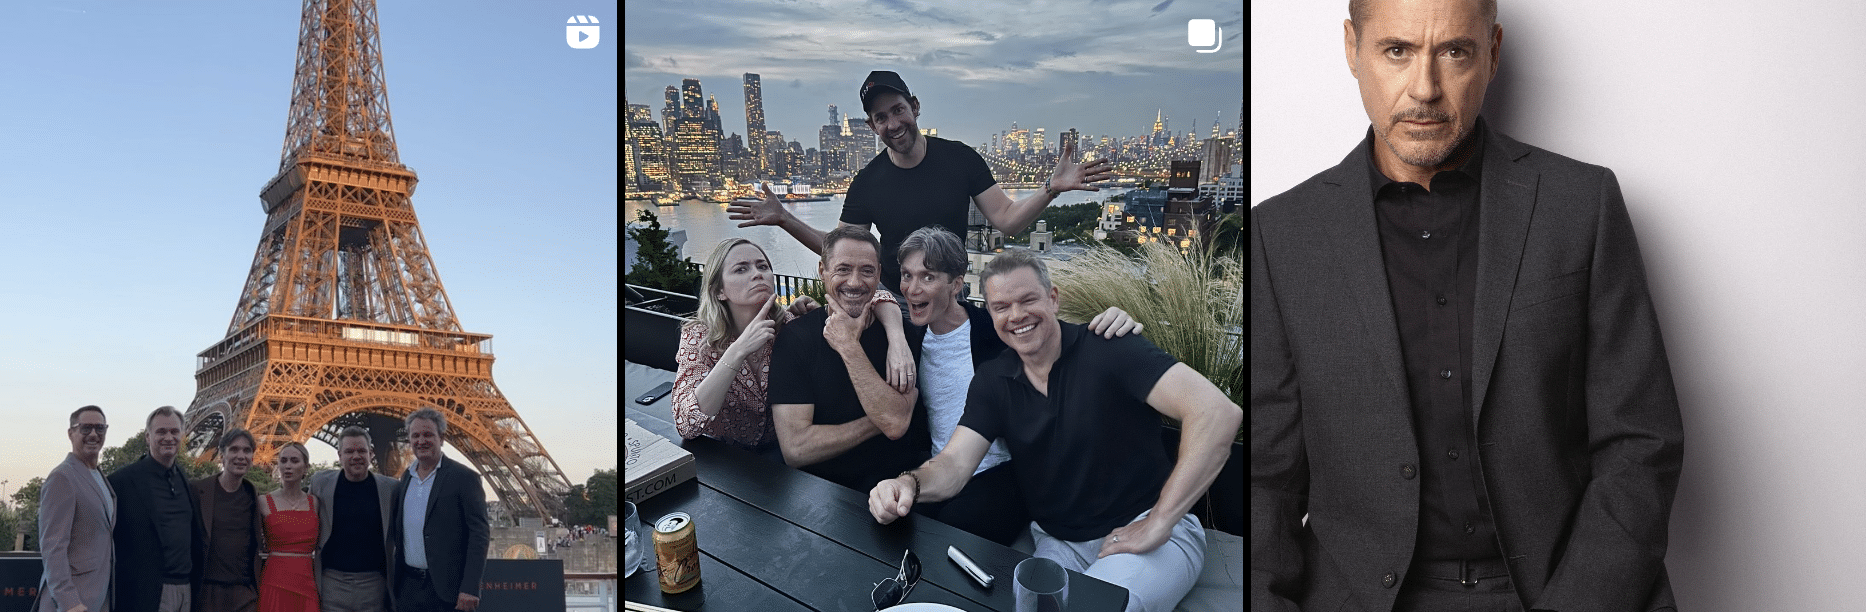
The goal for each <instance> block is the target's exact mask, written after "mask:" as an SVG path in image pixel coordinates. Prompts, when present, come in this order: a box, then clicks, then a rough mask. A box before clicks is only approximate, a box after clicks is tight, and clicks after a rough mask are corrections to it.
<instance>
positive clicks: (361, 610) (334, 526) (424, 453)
mask: <svg viewBox="0 0 1866 612" xmlns="http://www.w3.org/2000/svg"><path fill="white" fill-rule="evenodd" d="M144 425H145V427H146V429H145V430H144V436H145V439H146V441H147V442H148V444H149V452H148V454H146V455H144V456H143V457H142V458H141V459H140V460H138V461H136V462H135V463H132V464H130V465H127V466H124V467H122V468H121V469H118V470H116V471H114V472H111V473H110V474H109V475H108V476H106V475H104V474H103V473H102V472H101V471H100V470H99V469H98V458H99V455H100V454H101V453H102V451H103V447H104V438H105V432H107V431H108V430H109V428H110V426H109V425H108V424H107V422H106V421H105V415H104V411H103V409H101V408H98V407H97V406H85V407H83V408H79V409H77V410H76V411H74V412H72V413H71V425H70V428H69V430H68V432H67V436H68V437H69V438H70V440H71V454H69V455H66V457H65V461H64V462H63V463H60V464H59V465H58V467H56V468H53V470H52V472H51V474H50V475H48V476H46V479H45V483H44V485H42V487H41V488H40V493H39V550H40V551H41V556H42V558H43V559H44V561H45V574H44V577H43V578H42V580H41V582H40V588H39V596H38V599H37V600H36V602H35V606H34V608H35V609H36V610H42V611H46V612H52V611H57V612H103V611H108V610H125V611H156V612H245V611H253V610H261V611H266V612H320V611H322V612H338V611H342V612H365V611H369V612H379V611H382V610H390V609H393V610H397V611H405V612H406V611H417V610H419V611H424V612H425V611H437V610H472V609H474V608H475V607H476V606H477V605H478V603H479V582H480V572H481V570H482V569H483V568H484V566H485V563H486V550H487V546H488V544H489V543H490V531H489V529H488V526H487V520H486V497H485V493H484V490H483V489H482V488H481V485H480V476H479V474H478V473H477V472H474V471H473V470H472V469H471V468H468V467H466V466H464V465H461V464H460V463H458V462H456V461H454V460H452V459H448V458H446V457H444V456H442V455H441V440H442V438H443V436H445V435H446V433H447V419H446V417H445V415H443V414H442V413H441V412H439V411H437V410H434V409H432V408H422V409H420V410H417V411H415V412H414V413H412V414H410V415H408V417H407V420H406V422H405V425H406V427H407V431H408V441H409V446H410V447H411V449H412V450H413V451H414V459H415V461H414V463H413V464H411V465H410V466H409V467H408V470H407V471H406V472H405V473H403V474H401V475H400V476H401V478H400V480H397V479H395V478H391V477H389V476H384V475H381V474H375V473H372V472H371V471H370V465H371V464H372V462H373V461H374V460H375V451H374V449H373V448H371V445H370V435H369V432H368V431H367V430H365V429H363V428H361V427H346V428H344V429H343V430H342V432H341V433H340V434H339V438H338V455H339V461H340V463H341V464H342V468H343V469H342V470H327V471H323V472H318V473H317V474H313V475H311V476H310V482H309V484H308V486H307V483H306V474H307V471H308V469H309V465H310V464H309V461H310V456H309V454H308V453H307V452H306V450H305V447H304V445H303V444H299V443H297V442H289V443H286V444H285V445H284V446H281V447H280V448H279V449H278V452H277V455H276V457H275V458H274V460H275V469H276V470H277V472H276V476H277V480H278V483H279V488H278V490H275V491H271V492H268V493H265V494H263V495H262V494H260V493H259V492H258V491H257V490H256V489H255V487H254V486H253V483H252V482H250V481H248V480H246V473H247V471H248V470H249V469H251V468H252V464H253V456H254V452H255V450H256V449H257V448H258V442H257V441H256V440H255V438H254V436H253V434H252V433H250V432H248V431H246V430H244V429H230V430H227V431H226V432H223V433H222V434H221V435H220V440H219V444H218V451H219V452H218V457H219V461H220V466H221V471H220V472H219V473H218V474H215V475H213V476H208V477H206V478H202V479H199V480H195V481H188V480H187V479H186V478H185V476H184V473H183V471H182V469H181V466H180V465H179V464H178V463H177V457H178V455H179V454H180V451H181V437H182V415H181V412H180V411H178V410H176V409H175V408H173V407H170V406H163V407H161V408H157V409H156V410H155V411H154V412H152V413H150V414H149V417H148V419H147V420H146V421H145V423H144Z"/></svg>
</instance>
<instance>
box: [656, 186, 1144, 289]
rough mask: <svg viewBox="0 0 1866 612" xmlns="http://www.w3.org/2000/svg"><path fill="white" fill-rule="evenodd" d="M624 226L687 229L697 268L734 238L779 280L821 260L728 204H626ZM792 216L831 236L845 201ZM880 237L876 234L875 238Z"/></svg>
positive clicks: (1089, 196)
mask: <svg viewBox="0 0 1866 612" xmlns="http://www.w3.org/2000/svg"><path fill="white" fill-rule="evenodd" d="M1036 191H1037V190H1034V189H1006V190H1005V193H1008V194H1010V196H1011V199H1013V200H1016V199H1022V198H1023V197H1024V196H1027V195H1030V194H1032V193H1036ZM1126 191H1128V190H1127V189H1125V188H1105V189H1102V190H1101V191H1071V192H1068V193H1064V194H1063V195H1061V196H1057V198H1056V201H1055V202H1052V203H1051V204H1050V205H1051V206H1067V205H1070V204H1081V203H1083V202H1100V201H1105V200H1106V199H1107V198H1108V197H1110V196H1113V195H1115V194H1119V193H1123V192H1126ZM623 203H624V205H625V208H624V209H623V212H624V213H625V216H624V217H623V219H624V220H626V221H627V222H631V223H632V222H634V221H635V213H636V211H638V210H641V209H645V208H646V209H655V210H654V214H655V215H656V216H658V217H659V218H660V221H661V227H664V228H669V229H675V228H678V229H684V230H686V231H687V244H686V246H684V247H682V249H681V256H683V257H687V258H690V259H692V260H693V261H694V262H695V263H700V264H704V263H706V258H707V256H709V255H711V254H712V249H713V247H715V246H717V245H718V244H719V241H721V240H725V239H727V238H732V237H735V236H736V237H744V238H749V239H751V240H752V241H753V242H756V243H758V245H759V246H762V247H764V249H765V253H766V254H767V255H770V256H771V259H772V262H771V268H772V270H774V271H776V272H777V273H778V274H789V275H791V276H803V277H811V278H814V277H815V276H816V261H817V255H816V253H815V252H814V251H811V250H810V249H809V248H806V247H804V246H803V243H801V242H798V241H797V239H796V238H792V237H791V235H790V234H789V233H788V232H785V231H784V230H782V229H779V228H777V227H772V226H759V227H746V228H740V227H738V224H739V223H740V222H738V221H733V220H731V219H728V218H726V207H727V206H728V204H722V203H717V202H701V201H693V200H689V201H687V202H685V203H682V204H676V205H672V206H655V205H653V204H649V203H648V202H646V201H642V200H624V201H623ZM787 206H789V207H790V211H791V214H793V215H796V216H797V218H799V219H802V220H803V221H804V223H808V224H809V225H810V227H814V228H816V229H818V230H824V231H828V230H829V229H831V228H834V227H836V220H837V219H839V218H841V217H842V196H841V195H832V196H830V197H829V200H827V201H823V202H798V203H795V204H789V205H787ZM878 235H879V234H878V233H877V236H878Z"/></svg>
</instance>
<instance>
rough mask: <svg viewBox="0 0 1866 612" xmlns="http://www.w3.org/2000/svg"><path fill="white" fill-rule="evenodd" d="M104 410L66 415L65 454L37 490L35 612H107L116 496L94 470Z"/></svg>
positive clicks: (92, 408)
mask: <svg viewBox="0 0 1866 612" xmlns="http://www.w3.org/2000/svg"><path fill="white" fill-rule="evenodd" d="M109 428H110V426H109V425H107V424H105V421H104V411H103V409H101V408H98V407H96V406H85V407H83V408H79V409H77V410H76V411H74V412H72V413H71V426H70V428H69V429H67V430H66V433H65V436H66V437H68V438H70V439H71V454H68V455H65V461H64V462H62V463H59V464H58V467H55V468H52V473H51V474H50V475H48V476H46V477H45V483H44V484H43V485H41V486H40V489H39V550H40V556H41V558H43V559H44V560H45V575H44V578H43V579H42V580H41V581H40V585H39V599H38V600H37V601H35V602H34V604H33V607H34V609H36V610H42V611H45V612H53V611H56V612H72V611H76V612H104V611H106V610H109V609H110V600H111V597H110V595H111V593H110V577H111V575H113V573H114V569H115V566H114V564H115V561H116V545H115V543H114V542H113V541H112V540H111V537H110V533H111V529H112V528H113V527H115V526H116V516H115V514H116V507H117V501H116V494H115V493H113V492H111V490H110V484H109V483H107V482H105V481H104V474H103V473H102V472H99V471H97V457H98V455H99V454H100V453H101V452H103V449H104V432H105V431H107V430H109Z"/></svg>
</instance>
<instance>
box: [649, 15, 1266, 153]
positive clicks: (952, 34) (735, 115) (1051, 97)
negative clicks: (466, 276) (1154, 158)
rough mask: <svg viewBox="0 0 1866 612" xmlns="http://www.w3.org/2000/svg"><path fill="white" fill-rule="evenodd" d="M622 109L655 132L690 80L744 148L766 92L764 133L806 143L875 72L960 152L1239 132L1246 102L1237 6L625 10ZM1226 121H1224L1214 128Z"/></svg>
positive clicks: (856, 104) (853, 106)
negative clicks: (1203, 44) (753, 90)
mask: <svg viewBox="0 0 1866 612" xmlns="http://www.w3.org/2000/svg"><path fill="white" fill-rule="evenodd" d="M624 11H625V17H626V21H625V22H624V24H623V28H624V48H623V55H624V57H623V81H624V87H625V89H626V94H627V95H626V98H627V101H628V102H629V103H631V104H646V105H648V106H649V107H650V108H652V109H654V111H655V116H656V117H657V118H659V116H660V109H661V107H662V105H663V93H662V92H663V90H664V89H665V88H666V87H667V86H668V85H673V86H675V87H676V88H678V87H679V86H680V83H681V80H682V79H688V78H697V79H700V83H701V86H702V90H703V92H704V93H705V94H706V95H708V96H717V98H718V99H719V112H720V116H721V119H722V120H723V125H724V129H725V132H726V133H727V134H731V133H738V134H740V135H744V134H745V95H744V92H743V88H742V87H741V86H740V83H741V75H743V74H744V73H747V72H752V73H757V74H759V75H760V76H761V78H762V81H763V95H764V105H765V116H766V119H765V124H766V129H768V130H776V131H781V132H783V134H784V137H785V138H786V139H787V140H797V141H800V142H802V143H803V145H804V146H805V147H814V146H816V144H817V128H818V126H821V125H823V124H825V123H826V122H828V120H829V115H828V113H827V110H828V107H827V105H829V104H835V105H836V106H837V107H838V109H839V110H840V111H841V112H843V113H846V114H850V115H854V116H860V115H861V112H862V111H861V108H860V106H861V101H860V100H859V98H858V97H857V93H856V92H857V90H858V89H859V88H860V86H861V83H862V79H863V78H864V77H865V76H867V74H868V73H869V71H871V70H893V71H896V72H899V73H901V76H902V78H903V79H904V80H905V81H906V82H907V86H908V87H909V88H910V89H912V90H913V93H914V95H916V96H918V97H919V98H920V102H921V117H920V126H921V127H922V128H929V127H930V128H938V129H939V133H940V136H942V137H944V138H949V139H956V140H960V141H962V142H965V143H967V144H971V145H979V144H985V143H989V142H990V139H991V135H992V134H994V133H997V132H1000V131H1004V130H1008V129H1010V126H1011V122H1013V121H1016V122H1017V123H1018V127H1020V128H1026V129H1033V128H1038V127H1042V128H1047V134H1048V139H1049V141H1050V142H1051V143H1054V142H1055V141H1056V135H1057V134H1058V133H1061V132H1063V131H1066V130H1068V129H1069V128H1071V127H1074V128H1076V129H1078V130H1080V131H1082V132H1084V133H1089V134H1096V135H1107V134H1112V135H1117V136H1137V135H1141V134H1144V133H1146V132H1147V131H1149V130H1150V129H1152V124H1153V118H1154V114H1155V112H1156V110H1159V109H1164V112H1165V114H1166V115H1167V117H1168V118H1169V119H1170V123H1169V125H1168V126H1167V127H1168V129H1171V130H1173V131H1178V132H1184V131H1188V130H1194V131H1195V132H1196V133H1197V135H1198V136H1199V137H1201V138H1203V137H1206V136H1209V135H1210V132H1211V129H1212V121H1213V120H1214V119H1219V120H1220V122H1221V123H1220V125H1221V128H1222V129H1223V130H1224V131H1230V130H1233V129H1236V127H1237V125H1238V112H1239V111H1240V110H1241V108H1242V106H1243V104H1242V98H1243V83H1244V69H1243V53H1244V45H1243V41H1242V36H1243V31H1244V30H1243V6H1242V4H1240V3H1237V2H1235V1H1209V0H1208V1H1197V2H1194V1H1187V0H1165V1H1163V2H1162V1H1158V0H1153V1H1147V0H1143V1H1137V2H1136V1H1126V0H1110V1H1089V0H1078V1H1069V2H1054V1H1036V2H1019V3H1015V4H1014V5H1013V4H1007V3H996V2H916V1H912V0H877V1H872V2H870V1H856V0H804V1H799V2H736V1H721V0H702V1H700V2H681V3H670V2H636V1H633V0H630V1H629V2H627V3H626V4H625V7H624ZM1189 19H1212V20H1215V21H1216V22H1217V26H1218V27H1219V28H1221V29H1222V30H1223V36H1222V39H1221V40H1222V46H1221V48H1220V49H1219V50H1218V51H1217V52H1216V53H1197V52H1195V48H1194V47H1192V46H1189V45H1188V44H1187V41H1186V35H1187V24H1186V22H1187V20H1189ZM1220 113H1222V114H1220Z"/></svg>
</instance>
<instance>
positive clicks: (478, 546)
mask: <svg viewBox="0 0 1866 612" xmlns="http://www.w3.org/2000/svg"><path fill="white" fill-rule="evenodd" d="M463 471H464V470H463ZM467 475H470V476H472V479H471V480H468V481H467V482H466V483H465V484H464V485H462V486H461V489H462V490H461V492H460V501H461V504H460V506H461V507H460V513H461V514H462V516H461V520H463V521H465V527H466V550H465V553H466V567H465V568H463V569H462V571H461V572H460V592H461V593H465V594H468V595H472V596H474V597H478V596H479V584H480V581H479V578H480V574H481V573H483V572H484V571H485V570H486V549H487V548H488V547H489V546H490V545H491V544H492V532H491V529H490V528H489V526H488V525H487V522H486V490H485V488H484V487H482V486H481V485H480V479H481V476H480V475H479V474H478V473H475V472H471V471H468V472H467Z"/></svg>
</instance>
